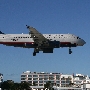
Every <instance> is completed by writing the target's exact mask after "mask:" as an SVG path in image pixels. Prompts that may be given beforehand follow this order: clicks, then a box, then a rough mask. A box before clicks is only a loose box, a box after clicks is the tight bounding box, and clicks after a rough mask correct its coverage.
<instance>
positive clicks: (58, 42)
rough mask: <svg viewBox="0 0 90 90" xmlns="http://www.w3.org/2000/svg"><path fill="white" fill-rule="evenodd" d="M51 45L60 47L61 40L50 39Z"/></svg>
mask: <svg viewBox="0 0 90 90" xmlns="http://www.w3.org/2000/svg"><path fill="white" fill-rule="evenodd" d="M49 47H52V48H59V47H60V41H49Z"/></svg>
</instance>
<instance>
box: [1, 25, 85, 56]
mask: <svg viewBox="0 0 90 90" xmlns="http://www.w3.org/2000/svg"><path fill="white" fill-rule="evenodd" d="M26 27H27V29H29V34H23V33H22V34H5V33H2V32H1V31H0V44H3V45H6V46H14V47H23V48H34V52H33V56H36V53H39V51H43V53H53V49H54V48H60V47H62V48H63V47H69V54H71V53H72V50H71V48H72V47H77V46H83V45H84V44H85V43H86V42H85V41H84V40H83V39H81V38H80V37H79V36H76V35H73V34H41V33H39V32H38V31H37V30H36V29H35V28H33V27H31V26H28V25H26Z"/></svg>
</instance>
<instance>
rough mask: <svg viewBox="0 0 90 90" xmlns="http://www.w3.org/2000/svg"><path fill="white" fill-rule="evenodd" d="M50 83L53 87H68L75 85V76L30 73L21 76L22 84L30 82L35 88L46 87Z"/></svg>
mask: <svg viewBox="0 0 90 90" xmlns="http://www.w3.org/2000/svg"><path fill="white" fill-rule="evenodd" d="M48 81H50V82H51V83H52V85H53V86H54V85H56V86H60V87H68V86H69V84H70V83H73V75H63V74H61V73H44V72H40V73H38V72H30V71H26V72H23V73H22V74H21V82H29V83H30V84H31V85H34V86H44V84H46V82H48Z"/></svg>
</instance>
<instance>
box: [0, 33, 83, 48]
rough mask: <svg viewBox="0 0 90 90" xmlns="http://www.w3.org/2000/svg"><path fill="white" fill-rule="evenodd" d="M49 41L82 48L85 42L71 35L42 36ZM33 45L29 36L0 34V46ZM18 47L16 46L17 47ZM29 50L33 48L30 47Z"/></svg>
mask: <svg viewBox="0 0 90 90" xmlns="http://www.w3.org/2000/svg"><path fill="white" fill-rule="evenodd" d="M43 36H44V37H45V38H47V39H48V40H50V41H60V43H61V44H66V45H67V44H68V43H71V44H76V46H83V45H84V44H85V41H84V40H83V39H81V38H79V37H77V36H75V35H73V34H43ZM26 43H30V44H33V43H34V40H33V38H31V34H30V35H29V34H0V44H4V45H10V46H13V45H14V44H26ZM17 46H18V45H17ZM29 48H33V47H32V46H31V47H29Z"/></svg>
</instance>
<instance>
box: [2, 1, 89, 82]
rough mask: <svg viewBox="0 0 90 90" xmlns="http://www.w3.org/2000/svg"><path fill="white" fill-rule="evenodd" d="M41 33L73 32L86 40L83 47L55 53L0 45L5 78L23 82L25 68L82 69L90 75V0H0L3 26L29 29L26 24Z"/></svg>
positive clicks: (6, 30) (4, 29) (7, 29)
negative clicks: (22, 75) (21, 77)
mask: <svg viewBox="0 0 90 90" xmlns="http://www.w3.org/2000/svg"><path fill="white" fill-rule="evenodd" d="M26 24H27V25H30V26H33V27H35V28H36V29H37V30H38V31H39V32H41V33H45V34H46V33H50V34H51V33H52V34H56V33H57V34H58V33H60V34H61V33H72V34H75V35H77V36H80V37H81V38H83V39H84V40H85V41H86V44H85V45H84V46H83V47H77V48H72V51H73V53H72V54H71V55H69V54H68V48H60V49H54V53H53V54H43V53H42V52H40V53H39V54H37V56H35V57H33V55H32V53H33V49H23V48H15V47H6V46H4V45H0V51H1V52H0V73H2V74H3V75H4V80H7V79H12V80H14V81H15V82H20V75H21V74H22V73H23V72H24V71H27V70H29V71H31V72H34V71H36V72H42V71H44V72H60V73H64V74H73V73H81V74H84V75H89V76H90V37H89V36H90V0H18V1H16V0H0V30H1V31H2V32H4V33H7V34H21V33H25V34H26V33H28V32H29V31H28V30H27V29H26V26H25V25H26Z"/></svg>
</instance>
